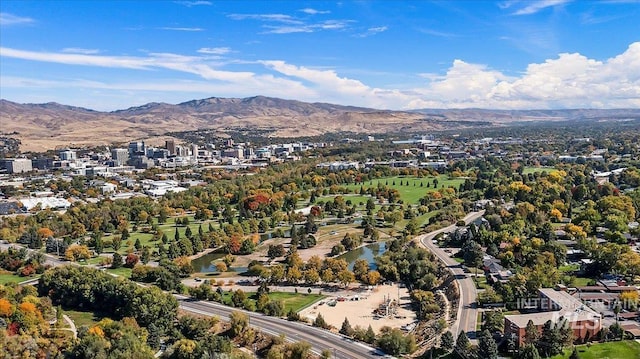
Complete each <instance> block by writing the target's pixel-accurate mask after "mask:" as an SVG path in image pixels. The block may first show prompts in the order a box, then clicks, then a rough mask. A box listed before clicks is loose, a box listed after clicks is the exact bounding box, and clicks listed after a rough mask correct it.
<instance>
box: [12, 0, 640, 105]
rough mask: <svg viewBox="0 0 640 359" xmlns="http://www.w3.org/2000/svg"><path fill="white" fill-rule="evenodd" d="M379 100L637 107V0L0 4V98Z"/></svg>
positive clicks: (16, 0) (89, 101) (18, 0)
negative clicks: (254, 97) (256, 97)
mask: <svg viewBox="0 0 640 359" xmlns="http://www.w3.org/2000/svg"><path fill="white" fill-rule="evenodd" d="M256 95H264V96H273V97H281V98H286V99H296V100H301V101H310V102H330V103H338V104H344V105H357V106H366V107H374V108H385V109H414V108H499V109H546V108H582V107H586V108H623V107H624V108H627V107H633V108H640V2H638V1H628V0H627V1H625V0H610V1H578V0H575V1H567V0H541V1H533V0H531V1H518V0H503V1H341V2H324V1H309V2H305V1H244V0H238V1H231V0H229V1H217V0H190V1H189V0H185V1H106V0H103V1H80V0H75V1H24V0H3V1H2V2H1V3H0V97H2V98H3V99H8V100H11V101H16V102H21V103H26V102H32V103H41V102H50V101H55V102H59V103H63V104H69V105H76V106H83V107H87V108H91V109H97V110H115V109H122V108H127V107H130V106H137V105H141V104H145V103H148V102H168V103H179V102H183V101H188V100H191V99H196V98H207V97H214V96H215V97H249V96H256Z"/></svg>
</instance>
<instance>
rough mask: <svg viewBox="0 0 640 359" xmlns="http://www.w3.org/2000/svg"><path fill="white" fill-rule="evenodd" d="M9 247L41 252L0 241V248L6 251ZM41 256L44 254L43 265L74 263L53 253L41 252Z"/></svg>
mask: <svg viewBox="0 0 640 359" xmlns="http://www.w3.org/2000/svg"><path fill="white" fill-rule="evenodd" d="M9 248H17V249H20V248H24V249H26V250H27V252H29V253H34V252H37V253H42V252H40V251H36V250H35V249H31V248H27V247H24V246H21V245H19V244H15V243H7V242H5V241H0V249H2V250H4V251H6V250H7V249H9ZM43 256H44V264H45V265H47V264H49V265H50V266H52V267H58V266H62V265H65V264H74V263H73V262H68V261H64V260H61V259H60V258H58V257H57V256H54V255H51V254H45V253H43Z"/></svg>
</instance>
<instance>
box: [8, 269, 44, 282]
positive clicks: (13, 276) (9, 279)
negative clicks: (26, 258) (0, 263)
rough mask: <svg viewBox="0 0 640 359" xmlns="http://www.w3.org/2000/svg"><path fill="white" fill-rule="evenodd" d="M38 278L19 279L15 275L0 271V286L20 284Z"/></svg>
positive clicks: (19, 277)
mask: <svg viewBox="0 0 640 359" xmlns="http://www.w3.org/2000/svg"><path fill="white" fill-rule="evenodd" d="M38 277H39V276H31V277H21V276H19V275H17V274H14V273H11V272H7V271H2V270H0V284H8V283H20V282H24V281H27V280H30V279H34V278H38Z"/></svg>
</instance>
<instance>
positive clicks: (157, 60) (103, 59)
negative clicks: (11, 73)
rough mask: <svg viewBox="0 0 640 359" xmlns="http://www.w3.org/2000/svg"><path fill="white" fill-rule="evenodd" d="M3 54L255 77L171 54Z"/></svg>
mask: <svg viewBox="0 0 640 359" xmlns="http://www.w3.org/2000/svg"><path fill="white" fill-rule="evenodd" d="M0 56H4V57H12V58H18V59H23V60H32V61H41V62H52V63H60V64H67V65H83V66H97V67H108V68H125V69H137V70H151V69H157V68H161V69H170V70H174V71H180V72H186V73H191V74H195V75H198V76H200V77H202V78H204V79H208V80H220V81H240V80H246V79H248V78H251V77H252V76H253V75H254V74H253V73H252V72H234V71H220V70H216V69H215V68H213V67H211V66H210V65H209V64H208V63H206V62H205V61H204V60H205V59H203V58H200V57H196V56H184V55H177V54H167V53H152V54H149V56H147V57H133V56H101V55H85V54H70V53H55V52H35V51H24V50H16V49H11V48H6V47H0Z"/></svg>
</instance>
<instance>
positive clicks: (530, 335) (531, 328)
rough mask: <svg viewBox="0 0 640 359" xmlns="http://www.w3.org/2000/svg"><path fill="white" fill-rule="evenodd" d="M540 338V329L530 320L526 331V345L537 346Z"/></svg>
mask: <svg viewBox="0 0 640 359" xmlns="http://www.w3.org/2000/svg"><path fill="white" fill-rule="evenodd" d="M539 337H540V333H539V332H538V328H537V327H536V326H535V324H533V320H529V321H528V322H527V326H526V327H525V329H524V343H525V344H534V345H535V344H536V343H537V342H538V339H539Z"/></svg>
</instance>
